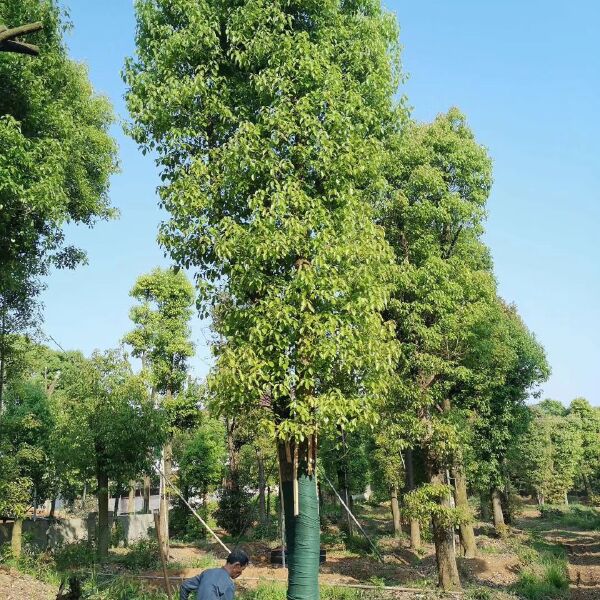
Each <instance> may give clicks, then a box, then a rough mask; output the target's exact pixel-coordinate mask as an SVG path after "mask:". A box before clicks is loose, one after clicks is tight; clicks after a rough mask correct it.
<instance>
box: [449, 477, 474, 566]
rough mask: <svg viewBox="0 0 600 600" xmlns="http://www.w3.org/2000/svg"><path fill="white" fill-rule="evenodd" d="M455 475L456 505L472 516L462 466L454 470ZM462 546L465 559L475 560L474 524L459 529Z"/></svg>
mask: <svg viewBox="0 0 600 600" xmlns="http://www.w3.org/2000/svg"><path fill="white" fill-rule="evenodd" d="M453 475H454V503H455V504H456V508H458V509H460V510H461V511H463V512H465V513H467V514H471V509H470V507H469V499H468V496H467V478H466V477H465V471H464V468H463V467H462V465H457V466H455V467H454V470H453ZM459 533H460V544H461V546H462V549H463V554H464V556H465V558H475V554H476V551H477V546H476V544H475V532H474V531H473V524H472V523H470V522H469V523H465V524H461V525H460V528H459Z"/></svg>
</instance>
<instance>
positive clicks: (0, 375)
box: [0, 310, 6, 417]
mask: <svg viewBox="0 0 600 600" xmlns="http://www.w3.org/2000/svg"><path fill="white" fill-rule="evenodd" d="M5 355H6V310H3V311H2V325H1V329H0V417H2V409H3V408H4V404H3V403H4V371H5V366H4V363H5V362H6V356H5Z"/></svg>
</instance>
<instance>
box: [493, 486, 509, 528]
mask: <svg viewBox="0 0 600 600" xmlns="http://www.w3.org/2000/svg"><path fill="white" fill-rule="evenodd" d="M492 511H493V514H494V527H495V528H496V530H498V531H501V530H502V529H503V528H504V527H505V526H506V524H505V522H504V513H503V512H502V495H501V494H500V490H499V489H498V488H494V489H493V490H492Z"/></svg>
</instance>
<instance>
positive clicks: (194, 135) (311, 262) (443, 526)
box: [0, 0, 598, 599]
mask: <svg viewBox="0 0 600 600" xmlns="http://www.w3.org/2000/svg"><path fill="white" fill-rule="evenodd" d="M136 11H137V33H136V40H135V42H136V55H135V56H134V57H132V58H131V59H129V60H127V62H126V65H125V69H124V80H125V83H126V85H127V89H128V91H127V94H126V100H127V104H128V108H129V111H130V115H131V121H130V123H129V125H128V126H127V131H128V133H129V134H130V135H131V136H132V137H133V139H134V140H135V141H136V142H137V143H138V144H139V146H140V148H141V149H142V151H144V152H152V153H153V156H155V157H156V162H157V166H158V168H159V170H160V174H161V179H162V182H163V184H162V185H161V187H160V189H159V193H160V202H161V205H162V207H163V208H164V209H165V210H166V211H167V212H168V214H169V220H168V221H166V222H165V223H163V225H162V226H161V228H160V233H159V243H160V244H161V246H162V247H163V248H164V250H165V251H166V253H167V254H168V255H169V256H170V257H171V259H172V261H173V264H174V265H175V268H176V269H185V270H187V271H188V272H190V273H192V274H193V278H194V282H195V286H191V284H190V283H188V281H187V280H186V278H185V277H184V275H183V274H182V273H183V272H182V271H176V270H172V271H156V272H153V273H151V274H149V275H147V276H143V277H141V278H140V280H139V281H138V282H137V284H136V286H135V287H134V290H133V296H134V297H135V298H136V299H137V301H138V304H137V305H136V306H135V307H134V309H133V310H132V315H131V316H132V320H133V322H134V324H135V326H134V329H133V331H132V332H130V333H129V334H128V335H127V336H126V337H125V340H124V341H125V343H126V344H127V345H128V347H129V348H130V351H131V354H132V355H133V356H135V357H137V358H138V359H139V360H140V361H141V365H142V368H141V371H140V373H139V374H134V373H133V370H132V368H131V366H130V364H129V362H128V359H127V357H126V356H125V355H124V353H123V351H121V350H115V351H111V352H107V353H104V354H95V355H94V356H93V357H91V358H89V359H86V358H84V357H83V356H81V354H79V353H53V352H49V351H48V350H47V349H44V348H42V347H40V346H35V347H34V350H35V351H33V350H32V349H31V348H28V343H26V342H25V341H24V339H25V338H23V336H22V335H21V334H22V333H23V332H24V331H27V330H28V328H31V327H32V326H33V325H35V322H36V317H37V313H36V302H35V300H36V298H37V296H38V293H39V290H40V289H41V287H42V281H43V279H42V278H43V277H44V276H45V275H46V273H47V271H48V269H49V267H50V266H52V265H54V266H57V267H73V266H75V265H76V264H77V263H78V262H81V260H82V259H83V255H82V253H81V251H79V250H78V249H74V248H72V247H68V246H65V245H64V234H63V230H62V227H63V225H64V224H65V223H66V222H78V223H85V224H88V225H89V224H92V223H93V222H94V221H95V220H97V219H102V218H111V217H113V216H115V211H114V210H113V209H112V208H111V207H110V203H109V200H108V183H109V178H110V175H111V174H112V173H113V172H114V171H115V169H116V149H115V145H114V142H113V140H112V139H111V137H110V135H109V133H108V128H109V125H110V123H111V121H112V113H111V110H110V108H109V107H108V106H107V103H106V102H105V101H104V100H103V99H101V98H99V97H97V96H96V95H95V94H94V93H93V91H92V89H91V86H90V85H89V82H88V81H87V77H86V74H85V72H84V71H83V70H82V68H81V67H80V66H78V65H76V64H75V63H73V62H72V61H70V59H69V58H68V56H67V53H66V49H65V46H64V43H63V41H62V32H63V29H64V26H63V23H64V17H63V16H62V15H61V13H60V11H59V9H58V8H57V7H56V5H55V3H54V2H52V1H48V2H39V1H38V0H26V1H19V2H17V1H16V0H8V1H7V2H5V3H4V4H3V6H2V7H1V8H0V20H1V21H2V22H4V23H9V25H10V24H11V23H26V22H36V21H40V22H41V23H42V24H43V29H42V30H41V31H39V32H37V33H34V34H32V41H33V42H35V43H36V44H37V45H38V46H39V50H40V52H39V57H38V58H35V59H32V58H31V57H28V56H19V55H10V56H8V55H6V56H0V58H1V60H0V79H1V80H2V81H3V82H7V86H8V89H7V93H5V94H2V96H1V97H0V115H2V116H1V117H0V142H2V145H0V148H2V155H1V157H2V161H3V162H2V163H0V169H2V170H1V171H0V175H1V176H2V182H1V184H2V185H1V186H0V200H1V202H2V218H1V219H0V228H1V229H0V233H1V239H0V243H1V245H2V246H1V248H0V250H1V252H0V261H1V264H0V267H1V268H0V286H1V289H0V302H1V304H0V318H1V323H0V325H1V331H0V334H1V338H0V363H1V364H0V397H3V405H4V408H2V409H0V410H2V414H1V419H2V420H1V424H2V425H1V426H2V438H1V444H2V445H1V447H0V486H2V489H1V490H0V503H2V504H0V507H1V508H2V511H0V512H10V513H11V514H13V515H15V516H19V515H21V514H22V512H23V507H25V506H26V505H27V504H28V503H29V502H30V499H31V494H32V490H33V493H34V494H35V497H36V498H37V499H39V498H42V497H45V496H52V494H56V493H57V492H58V491H60V493H61V494H62V495H64V496H67V497H68V496H69V494H71V496H72V495H73V494H75V495H76V494H77V493H78V492H79V491H80V488H81V484H82V482H84V481H87V480H88V479H90V478H94V479H95V481H96V488H97V491H98V504H99V519H100V534H99V538H98V546H99V550H100V551H101V553H105V552H106V550H107V547H108V534H107V528H106V524H107V522H108V521H107V519H108V488H109V481H114V482H116V483H117V484H118V485H122V486H125V485H128V482H129V481H130V480H132V479H135V478H136V477H139V476H141V475H143V474H144V473H145V474H146V476H148V474H149V466H150V465H151V464H152V461H153V460H155V459H156V457H157V448H160V455H161V458H162V460H161V464H162V465H163V468H164V472H165V475H166V476H167V477H169V476H170V475H173V476H174V472H172V462H173V458H175V460H176V463H177V464H176V466H177V467H178V471H177V476H178V477H179V478H180V483H181V485H182V486H183V487H184V488H186V487H187V488H188V490H187V492H186V493H188V494H191V493H192V492H195V493H200V494H201V495H202V494H204V495H205V494H206V493H207V491H208V490H209V488H210V485H214V483H215V481H216V479H219V478H220V477H221V475H222V465H223V462H222V460H221V459H220V458H219V457H220V454H219V452H220V450H219V448H220V445H219V444H220V442H219V441H218V440H219V439H221V440H223V439H224V440H225V441H226V442H227V443H226V449H227V456H228V460H227V463H228V468H229V475H228V476H227V477H225V485H224V487H225V489H227V490H230V491H231V492H232V496H235V493H238V492H239V491H240V490H242V489H243V488H244V485H243V484H242V483H241V482H240V473H243V472H244V469H243V468H241V467H240V464H239V462H238V461H237V450H238V449H239V446H240V445H243V444H241V442H240V440H246V439H250V440H254V442H253V443H254V448H255V453H256V457H257V460H258V461H259V462H258V463H257V464H259V465H262V467H261V468H260V469H259V470H258V475H257V476H258V477H259V480H260V481H259V482H258V487H259V488H260V489H262V490H263V491H264V486H263V485H262V483H261V481H266V479H268V478H267V476H266V473H265V466H264V458H265V456H274V457H276V459H277V461H278V463H279V464H278V469H277V472H278V479H280V481H281V483H282V498H283V505H284V509H285V510H284V512H285V517H286V523H285V529H286V533H287V544H288V551H289V589H288V597H289V598H291V599H308V598H311V599H313V598H315V597H317V596H318V590H317V573H318V562H319V519H318V506H319V502H318V490H317V485H316V482H317V479H318V465H319V463H321V464H323V463H324V464H325V465H326V466H325V468H327V465H337V466H339V469H337V470H339V478H338V484H339V486H340V487H341V488H342V489H343V490H344V493H345V494H346V497H347V499H349V498H348V497H349V491H348V490H349V489H350V487H351V486H352V485H356V483H355V484H352V483H351V482H352V477H351V476H350V475H349V473H350V472H351V469H350V467H349V466H345V467H344V466H343V465H342V466H340V463H339V461H338V462H334V461H319V455H320V454H321V455H323V454H326V453H327V452H333V454H334V455H335V456H338V455H339V456H343V457H345V460H346V459H347V461H348V462H349V464H352V462H353V461H356V460H358V457H360V456H361V455H368V457H369V460H368V462H369V465H371V466H370V467H369V469H367V470H365V471H364V472H365V473H367V472H368V473H376V474H377V476H376V477H375V475H374V476H373V480H374V481H375V480H377V481H379V482H380V487H381V486H383V488H385V489H387V490H388V492H389V494H390V497H391V504H392V509H393V511H394V522H395V523H396V527H397V528H398V523H399V519H400V517H399V515H400V512H399V510H400V507H403V510H404V511H405V514H406V516H407V518H408V519H409V520H410V521H411V540H412V542H413V544H414V545H416V544H418V543H419V542H418V539H419V533H418V527H419V523H420V524H423V523H425V522H429V521H431V524H432V532H433V541H434V543H435V547H436V556H437V562H438V567H439V573H440V584H441V585H442V586H443V587H444V588H446V589H449V588H453V587H459V585H460V582H459V579H458V570H457V568H456V557H455V554H454V545H453V529H454V527H459V529H460V534H461V542H462V546H463V548H464V552H465V554H466V555H467V556H471V555H473V554H474V552H475V551H476V548H475V540H474V536H473V530H472V525H471V519H470V512H469V509H468V506H467V493H468V491H469V490H471V491H472V492H475V493H476V494H477V495H478V496H480V497H481V498H482V499H483V501H482V507H484V508H485V507H486V506H487V505H488V502H489V503H490V506H493V508H494V511H493V513H494V518H495V520H496V524H497V526H498V527H499V528H500V527H501V526H502V518H503V513H505V512H506V511H507V510H508V508H509V504H510V494H509V492H510V490H511V489H512V487H511V486H513V487H515V486H516V487H517V488H518V489H530V490H532V491H535V493H537V494H538V497H539V499H540V501H542V500H544V499H546V500H555V499H556V498H557V497H558V496H561V497H564V496H565V494H566V492H568V490H569V489H570V488H572V486H573V485H574V482H575V480H576V478H575V475H576V474H577V475H580V476H581V480H582V482H583V484H584V485H585V487H586V490H587V491H588V492H589V493H590V494H591V493H592V490H593V485H594V483H595V477H596V475H597V460H596V438H597V432H598V428H597V413H596V411H595V409H592V408H591V407H589V405H587V404H586V403H585V402H584V401H576V402H575V401H574V402H573V404H572V406H571V407H570V409H568V411H567V410H566V409H564V410H563V409H560V410H559V407H558V406H555V405H554V404H552V403H542V405H540V407H538V408H537V409H534V410H532V409H529V408H527V406H526V400H527V399H528V397H529V396H530V395H531V394H532V393H534V392H535V390H536V388H537V386H538V385H539V384H540V383H541V382H543V381H544V380H545V379H546V377H547V376H548V372H549V368H548V365H547V362H546V358H545V355H544V352H543V349H542V348H541V346H540V345H539V343H538V342H537V341H536V340H535V338H534V336H533V335H532V334H531V333H530V332H529V331H528V329H527V328H526V326H525V325H524V324H523V322H522V321H521V319H520V317H519V315H518V313H517V311H516V308H515V307H514V306H513V305H511V304H509V303H507V302H506V301H504V300H503V299H501V298H500V297H499V295H498V292H497V285H496V281H495V278H494V274H493V265H492V260H491V256H490V252H489V249H488V248H487V247H486V245H485V243H484V242H483V240H482V235H483V233H484V221H485V216H486V203H487V200H488V196H489V193H490V188H491V180H492V176H491V172H492V168H491V161H490V158H489V156H488V154H487V152H486V150H485V149H484V148H483V147H482V146H480V145H479V144H478V143H477V142H476V141H475V139H474V136H473V133H472V132H471V130H470V129H469V127H468V125H467V123H466V120H465V117H464V116H463V115H462V114H461V113H460V112H459V111H458V110H457V109H451V110H450V111H449V112H447V113H446V114H443V115H440V116H439V117H437V118H436V119H435V120H434V121H433V122H432V123H429V124H419V123H417V122H415V121H414V120H413V119H412V118H411V116H410V111H409V109H408V104H407V102H406V100H405V98H404V97H402V96H400V97H399V96H398V89H399V88H398V86H399V84H400V82H401V81H402V77H403V76H402V73H401V70H400V64H399V45H398V30H397V25H396V22H395V19H394V18H393V16H392V15H391V14H389V13H387V12H386V11H384V10H383V9H382V8H381V6H380V3H379V1H378V0H356V1H352V2H346V1H344V2H342V1H340V0H325V1H320V2H313V1H312V0H295V1H293V2H291V1H288V0H278V1H276V2H263V1H261V0H243V1H241V0H240V1H239V2H220V1H219V2H216V1H214V2H213V1H206V2H198V1H196V0H168V1H166V0H139V1H138V2H137V4H136ZM5 149H8V150H5ZM194 301H195V302H196V305H197V307H198V310H199V313H200V315H201V316H207V315H210V317H211V323H212V329H213V332H214V340H213V341H212V348H213V351H214V356H215V360H214V367H213V369H212V371H211V374H210V376H209V377H208V379H207V381H206V383H205V384H203V386H202V388H201V391H199V390H200V388H198V386H197V385H196V384H194V383H190V382H189V381H188V375H187V370H186V369H187V367H186V364H187V360H188V359H189V357H190V356H191V355H192V353H193V348H192V344H191V343H190V341H189V329H188V327H189V324H188V322H189V319H190V317H191V315H192V305H193V303H194ZM26 346H27V347H26ZM25 356H27V357H28V358H27V360H25V358H23V357H25ZM28 361H29V362H28ZM32 378H33V379H32ZM40 386H41V387H40ZM30 405H31V406H35V407H36V408H35V411H38V409H39V414H38V415H37V416H36V417H35V418H34V417H31V418H30V416H31V415H32V414H37V413H35V411H34V413H28V412H27V410H29V409H25V408H23V407H26V406H30ZM0 406H2V404H0ZM206 406H210V407H211V412H212V417H210V419H209V417H208V416H207V415H208V413H206V412H204V411H201V410H200V408H202V407H206ZM32 410H33V409H32ZM23 415H29V416H26V417H23ZM215 419H216V420H215ZM219 419H224V421H223V423H224V425H223V427H225V433H224V435H221V434H220V433H218V431H219V427H221V425H218V426H217V425H215V424H219V423H221V421H220V420H219ZM557 419H564V427H563V426H562V425H563V423H562V422H561V423H560V424H561V427H558V428H557V427H556V425H557V423H556V420H557ZM209 423H210V424H209ZM49 424H51V426H50V425H49ZM182 431H183V432H184V433H181V432H182ZM202 431H204V433H205V434H206V435H204V434H202V435H201V434H200V433H199V432H202ZM207 431H210V432H211V434H210V435H208V433H206V432H207ZM240 431H244V432H248V433H247V434H244V435H242V434H240V433H239V432H240ZM43 432H46V433H47V435H46V434H44V435H46V437H44V435H42V433H43ZM28 436H29V437H28ZM40 439H48V440H50V441H49V442H48V444H49V446H48V452H49V454H46V456H53V457H54V459H53V460H49V461H42V460H40V456H41V455H36V452H38V451H41V450H39V444H37V443H36V440H40ZM259 439H260V440H261V441H260V443H259V442H256V440H259ZM208 449H210V451H211V452H213V454H210V453H209V454H207V455H210V456H211V457H214V460H213V459H212V458H211V460H202V459H200V458H198V457H199V456H200V452H201V451H202V452H208ZM333 449H335V450H333ZM340 449H341V451H340ZM44 451H45V450H44ZM178 453H179V454H178ZM592 455H593V460H592V458H591V457H592ZM186 456H187V459H186V458H185V457H186ZM582 457H583V458H582ZM186 460H187V462H186ZM261 461H262V462H261ZM344 464H345V463H344ZM23 465H25V466H23ZM42 465H51V466H52V468H51V469H50V468H49V469H47V470H45V468H44V467H43V466H42ZM373 465H377V466H376V467H374V466H373ZM525 465H528V466H527V468H526V467H525ZM567 467H568V468H567ZM578 467H581V470H580V471H579V470H578ZM186 473H188V475H186ZM261 473H262V474H261ZM335 475H338V473H335ZM186 476H187V477H191V478H192V479H189V480H188V482H187V483H186V480H185V477H186ZM194 478H195V479H194ZM194 481H195V482H196V483H192V482H194ZM198 481H202V482H203V483H202V484H201V485H198V484H197V482H198ZM355 481H356V478H355ZM57 482H60V485H59V484H58V483H57ZM69 482H73V483H72V485H71V483H69ZM362 483H365V482H362ZM44 486H46V487H44ZM77 486H79V488H78V487H77ZM44 490H45V491H44ZM452 493H453V495H454V501H451V494H452ZM260 496H261V498H262V499H261V504H262V503H263V501H264V494H263V493H262V492H261V495H260ZM18 507H21V508H18ZM164 508H166V507H165V505H164V504H163V510H162V511H161V512H162V514H163V515H167V514H168V511H167V510H164ZM163 526H164V527H165V528H166V527H167V525H166V522H165V523H163ZM299 568H301V569H303V571H304V572H305V573H306V572H308V573H310V576H309V577H302V578H300V577H297V573H298V569H299Z"/></svg>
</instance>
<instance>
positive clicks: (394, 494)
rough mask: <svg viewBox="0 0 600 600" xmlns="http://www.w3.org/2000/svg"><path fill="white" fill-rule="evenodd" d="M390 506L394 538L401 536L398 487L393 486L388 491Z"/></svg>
mask: <svg viewBox="0 0 600 600" xmlns="http://www.w3.org/2000/svg"><path fill="white" fill-rule="evenodd" d="M390 496H391V505H392V519H393V521H394V536H396V537H397V538H399V537H400V536H401V535H402V524H401V522H400V507H399V506H398V486H396V485H393V486H392V489H391V491H390Z"/></svg>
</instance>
